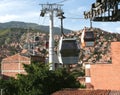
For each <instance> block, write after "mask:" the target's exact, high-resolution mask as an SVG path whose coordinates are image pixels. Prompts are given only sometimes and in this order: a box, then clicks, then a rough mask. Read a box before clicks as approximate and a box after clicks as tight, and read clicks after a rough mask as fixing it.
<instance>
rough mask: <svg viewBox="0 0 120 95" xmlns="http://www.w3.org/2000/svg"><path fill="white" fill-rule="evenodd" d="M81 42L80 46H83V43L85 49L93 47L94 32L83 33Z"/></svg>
mask: <svg viewBox="0 0 120 95" xmlns="http://www.w3.org/2000/svg"><path fill="white" fill-rule="evenodd" d="M83 40H84V41H83ZM81 41H82V44H83V42H84V43H85V46H86V47H91V46H94V43H95V36H94V31H90V30H87V31H86V30H85V31H83V32H82V37H81ZM83 45H84V44H83Z"/></svg>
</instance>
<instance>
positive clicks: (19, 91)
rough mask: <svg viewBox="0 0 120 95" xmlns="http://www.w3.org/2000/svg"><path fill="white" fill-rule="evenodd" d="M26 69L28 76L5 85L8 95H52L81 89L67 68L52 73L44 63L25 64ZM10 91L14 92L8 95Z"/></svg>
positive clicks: (21, 76)
mask: <svg viewBox="0 0 120 95" xmlns="http://www.w3.org/2000/svg"><path fill="white" fill-rule="evenodd" d="M24 68H25V70H26V72H27V74H26V75H23V74H19V75H18V77H17V79H14V80H12V81H7V83H6V84H5V85H3V86H4V87H2V88H5V89H6V95H10V94H11V95H50V94H52V93H53V92H55V91H58V90H61V89H63V88H79V87H80V84H79V82H77V81H76V78H75V77H74V76H73V74H71V73H69V72H67V70H66V69H65V68H59V69H57V70H55V71H52V70H49V66H48V65H47V64H43V63H32V64H30V65H25V64H24ZM8 84H10V85H8ZM0 85H1V84H0ZM13 89H14V91H13ZM10 90H12V91H13V92H12V91H11V93H10V94H8V92H7V91H10Z"/></svg>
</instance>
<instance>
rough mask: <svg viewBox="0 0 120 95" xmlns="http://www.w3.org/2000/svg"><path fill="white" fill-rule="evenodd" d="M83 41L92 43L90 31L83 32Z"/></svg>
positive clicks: (92, 35) (92, 37)
mask: <svg viewBox="0 0 120 95" xmlns="http://www.w3.org/2000/svg"><path fill="white" fill-rule="evenodd" d="M84 40H85V41H94V40H95V38H94V33H93V32H92V31H87V32H85V37H84Z"/></svg>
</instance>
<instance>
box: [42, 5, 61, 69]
mask: <svg viewBox="0 0 120 95" xmlns="http://www.w3.org/2000/svg"><path fill="white" fill-rule="evenodd" d="M40 5H41V6H42V10H41V13H40V16H42V17H44V15H45V14H46V13H49V17H50V21H49V23H50V25H49V64H50V70H55V59H54V55H55V52H54V31H53V16H54V12H56V13H59V12H61V11H62V10H61V6H62V5H61V4H40Z"/></svg>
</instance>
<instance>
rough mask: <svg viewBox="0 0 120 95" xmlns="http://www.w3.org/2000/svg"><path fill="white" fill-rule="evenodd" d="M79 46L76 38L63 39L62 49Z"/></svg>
mask: <svg viewBox="0 0 120 95" xmlns="http://www.w3.org/2000/svg"><path fill="white" fill-rule="evenodd" d="M76 48H77V43H76V41H75V40H70V41H68V40H67V41H63V43H62V49H71V50H73V49H76Z"/></svg>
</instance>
